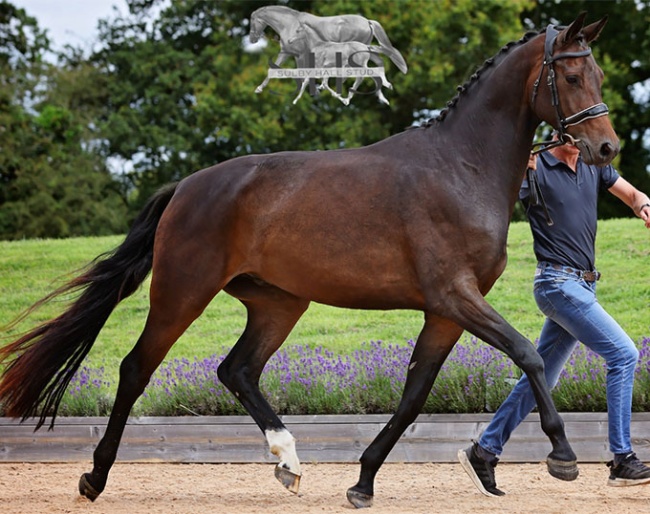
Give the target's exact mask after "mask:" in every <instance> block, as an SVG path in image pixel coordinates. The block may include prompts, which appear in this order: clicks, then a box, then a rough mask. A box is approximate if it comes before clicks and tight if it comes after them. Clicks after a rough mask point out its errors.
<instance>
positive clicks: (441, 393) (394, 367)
mask: <svg viewBox="0 0 650 514" xmlns="http://www.w3.org/2000/svg"><path fill="white" fill-rule="evenodd" d="M414 344H415V343H414V342H413V341H408V342H406V343H405V344H402V345H398V344H385V343H382V342H370V343H367V344H365V343H364V344H363V345H362V346H361V348H360V349H359V350H356V351H354V352H352V353H350V354H348V355H337V354H334V353H333V352H331V351H328V350H326V349H324V348H322V347H310V346H293V347H290V348H287V349H284V350H281V351H279V352H277V353H276V354H275V355H274V356H273V357H272V358H271V360H270V361H269V362H268V364H267V365H266V367H265V369H264V372H263V373H262V376H261V379H260V387H261V389H262V391H264V393H265V395H266V397H267V399H268V400H269V403H270V404H271V405H272V406H273V408H274V409H275V410H276V411H277V412H279V413H281V414H371V413H392V412H394V411H395V409H396V408H397V405H398V402H399V399H400V397H401V393H402V389H403V386H404V381H405V379H406V371H407V369H408V365H409V362H410V358H411V353H412V350H413V347H414ZM638 346H639V351H640V359H639V364H638V366H637V370H636V373H637V376H636V384H635V391H634V399H633V401H634V407H633V408H634V410H635V411H646V410H650V338H644V339H642V340H641V341H639V344H638ZM223 359H224V356H216V355H215V356H213V357H210V358H207V359H194V360H189V359H181V360H178V359H177V360H173V361H168V362H166V363H164V364H163V365H162V366H161V367H160V368H159V369H158V370H157V371H156V373H155V374H154V375H153V377H152V379H151V381H150V383H149V385H148V387H147V389H146V390H145V393H144V395H143V396H142V398H141V399H140V400H139V401H138V403H137V404H136V406H135V408H134V414H136V415H148V416H176V415H188V414H195V415H234V414H245V411H244V410H243V408H242V407H241V405H240V404H239V403H238V402H237V401H236V400H235V398H234V396H233V395H232V394H231V393H230V392H229V391H228V390H226V388H225V387H224V386H223V385H222V384H221V383H220V382H219V380H218V378H217V367H218V366H219V364H220V363H221V361H222V360H223ZM606 373H607V370H606V367H605V364H604V361H603V359H601V358H599V357H598V356H597V355H595V354H594V353H593V352H591V351H590V350H589V349H587V348H586V347H584V346H583V345H578V348H577V349H576V350H575V352H574V353H573V355H572V356H571V359H570V361H569V362H568V364H567V367H566V368H565V370H564V371H563V372H562V375H561V376H560V380H559V382H558V385H557V387H556V388H555V389H554V391H553V398H554V400H555V403H556V406H557V408H558V410H560V411H565V412H566V411H573V412H604V411H606V410H607V402H606V395H605V379H606ZM520 375H521V372H520V371H519V369H518V368H517V367H515V366H514V364H512V362H511V361H510V360H509V359H508V358H507V357H506V356H505V355H503V354H502V353H500V352H498V351H496V350H494V349H493V348H492V347H490V346H488V345H486V344H484V343H482V342H480V341H478V340H477V339H475V338H470V339H467V340H465V341H463V342H461V343H459V344H457V345H456V347H455V348H454V350H453V351H452V353H451V354H450V355H449V358H448V359H447V361H446V362H445V364H444V365H443V366H442V368H441V370H440V373H439V375H438V378H437V380H436V382H435V384H434V387H433V389H432V391H431V394H430V395H429V397H428V399H427V402H426V404H425V406H424V409H423V412H426V413H478V412H493V411H494V410H495V409H496V408H497V407H498V406H499V405H500V404H501V402H502V401H503V400H504V399H505V398H506V396H507V395H508V393H509V392H510V390H511V389H512V387H513V385H514V384H515V383H516V381H517V380H518V378H519V376H520ZM110 389H111V388H110V384H108V381H107V380H106V378H105V372H104V369H103V368H99V369H90V368H83V369H82V370H81V371H80V372H79V373H77V375H76V376H75V378H74V379H73V381H72V383H71V385H70V387H69V389H68V392H67V393H66V396H65V398H64V401H63V403H62V405H61V409H60V414H62V415H68V416H101V415H106V414H108V413H109V412H110V407H111V405H110V404H111V400H110V399H109V393H110Z"/></svg>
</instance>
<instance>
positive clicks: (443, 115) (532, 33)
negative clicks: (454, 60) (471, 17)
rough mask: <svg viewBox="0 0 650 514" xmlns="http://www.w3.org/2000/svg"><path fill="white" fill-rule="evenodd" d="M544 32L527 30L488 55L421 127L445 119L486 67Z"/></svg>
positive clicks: (544, 30) (429, 125)
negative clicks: (433, 116) (440, 108)
mask: <svg viewBox="0 0 650 514" xmlns="http://www.w3.org/2000/svg"><path fill="white" fill-rule="evenodd" d="M544 32H546V29H542V30H540V31H538V32H535V31H530V32H527V33H526V34H524V36H523V37H522V38H521V39H520V40H519V41H511V42H510V43H507V44H506V45H505V46H503V47H502V48H501V50H499V53H498V54H496V55H495V56H494V57H490V58H489V59H487V60H486V61H485V62H484V63H483V65H482V66H480V67H479V68H478V69H477V70H476V71H475V72H474V73H473V74H472V76H471V77H470V78H469V80H468V81H467V82H465V83H464V84H462V85H460V86H458V87H457V88H456V91H458V93H456V96H454V97H453V98H452V99H451V100H449V102H447V106H446V107H445V108H444V109H442V110H441V111H440V113H439V114H438V116H436V117H435V118H430V119H429V120H427V121H426V122H425V123H424V124H422V125H421V127H424V128H427V127H431V126H432V125H436V124H438V123H441V122H443V121H444V120H445V118H446V117H447V115H448V114H449V111H450V110H451V109H453V108H454V107H456V104H458V101H459V100H460V98H461V97H462V96H463V95H466V94H467V91H468V89H469V88H470V87H471V86H472V84H474V83H476V82H478V80H479V78H480V77H481V75H482V74H483V72H485V70H486V69H488V68H490V67H491V66H493V65H494V64H495V63H496V62H500V61H501V60H502V59H503V58H504V57H505V55H506V54H507V53H508V52H509V51H510V49H512V48H514V47H516V46H520V45H523V44H524V43H527V42H528V41H530V40H531V39H532V38H534V37H535V36H538V35H539V34H542V33H544Z"/></svg>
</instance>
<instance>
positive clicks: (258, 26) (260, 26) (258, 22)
mask: <svg viewBox="0 0 650 514" xmlns="http://www.w3.org/2000/svg"><path fill="white" fill-rule="evenodd" d="M250 27H251V29H250V32H249V34H248V40H249V41H250V42H251V43H253V44H255V43H257V42H258V41H259V40H260V39H262V37H263V36H264V29H265V28H266V23H264V21H262V19H261V18H260V16H259V9H258V10H257V11H255V12H254V13H253V14H252V15H251V22H250Z"/></svg>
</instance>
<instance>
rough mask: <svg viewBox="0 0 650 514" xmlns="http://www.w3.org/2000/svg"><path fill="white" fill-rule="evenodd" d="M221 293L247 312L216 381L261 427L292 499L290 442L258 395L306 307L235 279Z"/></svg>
mask: <svg viewBox="0 0 650 514" xmlns="http://www.w3.org/2000/svg"><path fill="white" fill-rule="evenodd" d="M226 291H227V292H228V293H230V294H233V296H236V297H237V298H239V299H240V300H241V301H242V303H243V304H244V305H245V306H246V308H247V310H248V322H247V324H246V329H245V330H244V333H243V334H242V336H241V337H240V338H239V341H237V344H236V345H235V346H234V347H233V349H232V350H231V351H230V353H229V354H228V356H227V357H226V358H225V359H224V361H223V362H222V363H221V365H220V366H219V368H218V370H217V374H218V375H219V380H221V382H222V383H223V384H224V385H225V386H226V387H227V388H228V389H229V390H230V391H231V392H232V393H233V394H234V395H235V397H236V398H237V399H238V400H239V401H240V402H241V404H242V405H243V406H244V408H245V409H246V410H247V411H248V413H249V414H250V415H251V416H252V418H253V419H254V420H255V422H256V423H257V425H258V426H259V427H260V429H261V430H262V432H263V433H264V435H265V436H266V440H267V442H268V444H269V448H270V450H271V453H273V454H274V455H276V456H277V457H278V458H279V459H280V461H279V463H278V465H277V466H276V468H275V476H276V478H277V479H278V480H279V481H280V482H281V483H282V485H283V486H284V487H286V488H287V489H288V490H289V491H291V492H292V493H297V492H298V488H299V485H300V476H301V471H300V460H299V459H298V455H297V453H296V447H295V439H294V437H293V436H292V435H291V433H290V432H289V431H288V430H287V428H286V427H285V426H284V424H283V423H282V421H280V418H278V416H277V414H276V413H275V412H274V411H273V408H272V407H271V406H270V405H269V403H268V402H267V401H266V399H265V398H264V396H263V395H262V393H261V391H260V389H259V378H260V375H261V373H262V370H263V369H264V365H265V364H266V363H267V361H268V360H269V358H270V357H271V356H272V355H273V354H274V353H275V351H276V350H277V349H278V348H279V347H280V346H281V345H282V343H283V342H284V340H285V339H286V338H287V336H288V335H289V333H290V332H291V329H292V328H293V327H294V325H295V324H296V322H297V321H298V320H299V319H300V316H302V314H303V313H304V312H305V310H307V307H308V305H309V302H308V301H305V300H301V299H299V298H296V297H294V296H292V295H290V294H289V293H286V292H284V291H282V290H280V289H277V288H275V287H273V286H271V285H259V284H254V283H253V282H252V281H250V280H248V279H245V278H240V279H236V281H234V282H232V283H231V284H229V286H228V287H227V288H226Z"/></svg>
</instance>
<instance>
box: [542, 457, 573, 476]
mask: <svg viewBox="0 0 650 514" xmlns="http://www.w3.org/2000/svg"><path fill="white" fill-rule="evenodd" d="M546 466H547V468H548V472H549V474H550V475H551V476H552V477H555V478H557V479H559V480H564V481H566V482H570V481H572V480H575V479H576V478H578V475H579V474H580V471H579V470H578V463H577V462H576V461H575V460H572V461H564V460H557V459H552V458H551V457H547V459H546Z"/></svg>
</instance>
